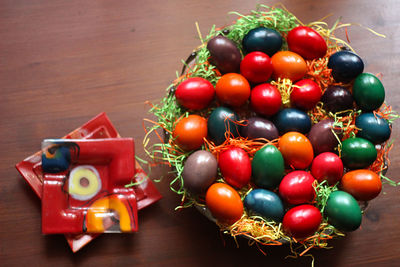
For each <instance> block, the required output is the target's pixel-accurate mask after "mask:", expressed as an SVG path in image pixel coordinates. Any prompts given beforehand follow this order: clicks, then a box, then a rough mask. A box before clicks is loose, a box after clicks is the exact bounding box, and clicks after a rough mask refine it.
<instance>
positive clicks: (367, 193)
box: [340, 169, 382, 201]
mask: <svg viewBox="0 0 400 267" xmlns="http://www.w3.org/2000/svg"><path fill="white" fill-rule="evenodd" d="M340 185H341V188H342V190H343V191H345V192H347V193H349V194H350V195H352V196H353V197H354V198H355V199H357V200H362V201H368V200H371V199H374V198H376V197H377V196H378V195H379V193H380V192H381V190H382V181H381V178H380V177H379V176H378V174H376V173H375V172H373V171H370V170H366V169H360V170H354V171H350V172H348V173H346V174H345V175H344V176H343V178H342V181H341V184H340Z"/></svg>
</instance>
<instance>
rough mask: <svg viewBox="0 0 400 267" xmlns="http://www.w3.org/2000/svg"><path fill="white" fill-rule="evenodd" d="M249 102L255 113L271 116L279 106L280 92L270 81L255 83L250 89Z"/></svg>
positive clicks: (280, 101)
mask: <svg viewBox="0 0 400 267" xmlns="http://www.w3.org/2000/svg"><path fill="white" fill-rule="evenodd" d="M250 104H251V107H252V109H253V110H254V111H255V112H256V113H258V114H260V115H263V116H272V115H274V114H276V113H277V112H278V111H279V109H280V108H281V105H282V97H281V93H280V92H279V91H278V89H277V88H276V87H275V86H273V85H272V84H270V83H263V84H260V85H257V86H256V87H254V88H253V90H251V95H250Z"/></svg>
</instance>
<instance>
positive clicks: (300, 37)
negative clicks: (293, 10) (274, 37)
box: [287, 26, 328, 59]
mask: <svg viewBox="0 0 400 267" xmlns="http://www.w3.org/2000/svg"><path fill="white" fill-rule="evenodd" d="M287 42H288V46H289V49H290V51H293V52H295V53H297V54H299V55H300V56H302V57H303V58H305V59H316V58H321V57H323V56H324V55H325V54H326V50H327V49H328V47H327V45H326V42H325V40H324V38H322V36H321V35H320V34H319V33H318V32H316V31H315V30H313V29H311V28H310V27H307V26H298V27H295V28H293V29H292V30H291V31H290V32H289V33H288V36H287Z"/></svg>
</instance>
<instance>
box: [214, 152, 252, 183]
mask: <svg viewBox="0 0 400 267" xmlns="http://www.w3.org/2000/svg"><path fill="white" fill-rule="evenodd" d="M218 165H219V168H220V170H221V173H222V176H223V177H224V180H225V181H226V182H227V183H228V184H230V185H232V186H235V187H237V188H241V187H243V186H245V185H246V184H248V183H249V181H250V178H251V162H250V158H249V155H248V154H247V153H246V151H244V150H243V149H241V148H238V147H232V148H229V149H228V150H225V151H224V152H222V153H221V154H220V155H219V159H218Z"/></svg>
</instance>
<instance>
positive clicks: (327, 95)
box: [321, 86, 353, 113]
mask: <svg viewBox="0 0 400 267" xmlns="http://www.w3.org/2000/svg"><path fill="white" fill-rule="evenodd" d="M321 101H322V102H323V103H324V108H325V109H326V110H327V111H331V112H333V113H336V112H339V111H343V110H348V109H352V108H353V96H352V95H351V93H350V92H349V90H347V89H346V88H344V87H341V86H329V87H328V88H327V89H326V90H325V92H324V94H323V95H322V97H321Z"/></svg>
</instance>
